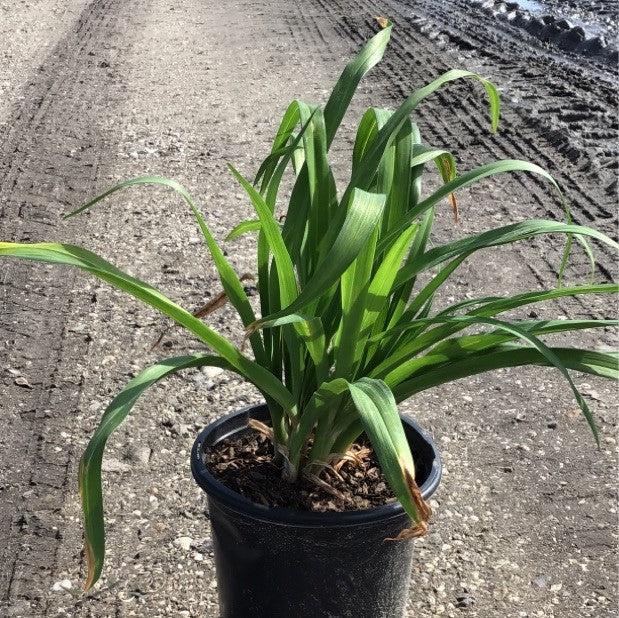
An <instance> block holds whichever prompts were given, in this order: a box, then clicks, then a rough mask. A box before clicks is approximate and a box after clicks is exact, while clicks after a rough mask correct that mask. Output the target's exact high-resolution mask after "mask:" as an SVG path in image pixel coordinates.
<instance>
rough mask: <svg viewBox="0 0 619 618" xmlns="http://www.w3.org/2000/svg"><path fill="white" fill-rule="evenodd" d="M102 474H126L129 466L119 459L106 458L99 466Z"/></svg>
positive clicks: (129, 468)
mask: <svg viewBox="0 0 619 618" xmlns="http://www.w3.org/2000/svg"><path fill="white" fill-rule="evenodd" d="M101 470H103V472H128V471H129V470H131V466H130V465H129V464H128V463H126V462H124V461H120V459H115V458H109V457H106V458H105V459H104V460H103V463H102V464H101Z"/></svg>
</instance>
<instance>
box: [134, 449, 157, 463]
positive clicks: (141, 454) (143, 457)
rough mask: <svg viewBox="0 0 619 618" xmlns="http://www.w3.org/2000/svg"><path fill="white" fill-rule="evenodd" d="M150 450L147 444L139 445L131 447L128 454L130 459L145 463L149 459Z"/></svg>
mask: <svg viewBox="0 0 619 618" xmlns="http://www.w3.org/2000/svg"><path fill="white" fill-rule="evenodd" d="M152 452H153V451H152V449H151V448H150V447H148V446H139V447H135V448H132V449H131V450H130V451H129V453H128V455H129V459H131V461H134V462H136V463H140V464H144V465H146V464H148V462H149V461H150V457H151V455H152Z"/></svg>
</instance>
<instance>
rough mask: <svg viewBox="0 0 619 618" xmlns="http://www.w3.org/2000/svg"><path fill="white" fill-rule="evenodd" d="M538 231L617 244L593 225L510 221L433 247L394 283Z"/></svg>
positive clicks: (528, 236) (543, 221)
mask: <svg viewBox="0 0 619 618" xmlns="http://www.w3.org/2000/svg"><path fill="white" fill-rule="evenodd" d="M404 229H406V228H404ZM542 234H578V235H582V236H590V237H591V238H595V239H596V240H600V241H601V242H603V243H605V244H607V245H609V246H611V247H613V248H614V249H619V245H617V243H616V242H615V241H614V240H612V239H611V238H609V237H608V236H606V235H605V234H602V232H598V231H597V230H595V229H593V228H589V227H584V226H582V225H570V224H567V223H561V222H558V221H549V220H545V219H531V220H529V221H522V222H520V223H513V224H511V225H506V226H504V227H499V228H495V229H492V230H488V231H486V232H482V233H481V234H474V235H472V236H468V237H466V238H462V239H460V240H456V241H454V242H451V243H447V244H445V245H440V246H438V247H434V248H433V249H430V250H429V251H427V252H426V253H424V255H423V256H421V257H420V258H419V259H418V260H417V261H416V262H414V263H410V264H407V265H406V266H404V267H403V268H402V269H401V270H400V272H399V273H398V278H397V281H396V284H398V285H401V284H403V283H405V282H406V281H408V280H409V279H410V278H412V277H414V276H416V275H418V274H419V273H421V272H423V271H425V270H428V269H429V268H432V267H434V266H437V265H438V264H441V263H442V262H444V261H446V260H449V259H451V258H453V257H456V256H462V255H465V256H467V257H468V255H470V254H471V253H473V252H474V251H478V250H479V249H486V248H489V247H497V246H499V245H505V244H511V243H513V242H517V241H520V240H524V239H526V238H532V237H533V236H540V235H542Z"/></svg>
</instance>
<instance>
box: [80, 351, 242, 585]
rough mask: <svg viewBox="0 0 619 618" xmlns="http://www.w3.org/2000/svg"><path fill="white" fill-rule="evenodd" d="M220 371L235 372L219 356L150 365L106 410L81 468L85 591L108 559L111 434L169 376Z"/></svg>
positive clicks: (89, 444) (87, 449)
mask: <svg viewBox="0 0 619 618" xmlns="http://www.w3.org/2000/svg"><path fill="white" fill-rule="evenodd" d="M207 365H208V366H212V367H221V368H222V369H228V370H234V368H233V367H232V365H230V363H228V362H227V361H226V360H224V359H223V358H221V357H219V356H212V355H209V354H194V355H192V356H179V357H175V358H168V359H166V360H164V361H160V362H158V363H156V364H154V365H151V366H150V367H148V368H147V369H145V370H144V371H142V372H141V373H140V374H139V375H137V376H136V377H135V378H133V379H132V380H131V381H130V382H129V383H128V384H127V386H125V388H124V389H123V390H122V391H121V392H120V393H119V394H118V395H116V397H114V399H113V401H112V402H111V403H110V405H109V406H108V407H107V409H106V410H105V413H104V414H103V417H102V418H101V422H100V423H99V426H98V427H97V429H96V430H95V432H94V434H93V436H92V438H90V442H88V446H87V447H86V450H85V451H84V454H83V455H82V458H81V460H80V468H79V487H80V494H81V497H82V509H83V512H84V537H85V548H86V557H87V559H88V575H87V578H86V583H85V588H86V590H88V589H89V588H91V587H92V586H93V584H94V583H95V582H96V581H97V580H98V579H99V576H100V575H101V569H102V568H103V561H104V559H105V527H104V518H103V515H104V514H103V492H102V489H101V462H102V460H103V450H104V448H105V444H106V442H107V440H108V438H109V437H110V435H111V433H112V432H113V431H114V430H115V429H116V428H117V427H118V425H120V423H122V422H123V420H125V418H126V417H127V415H128V414H129V412H131V409H132V408H133V406H134V405H135V403H136V401H137V400H138V398H139V397H140V395H142V393H143V392H144V391H146V389H148V388H150V387H151V386H152V385H153V384H155V383H156V382H158V381H159V380H161V379H163V378H165V377H166V376H168V375H170V374H173V373H176V372H177V371H181V370H183V369H190V368H192V367H204V366H207Z"/></svg>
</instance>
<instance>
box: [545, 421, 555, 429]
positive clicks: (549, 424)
mask: <svg viewBox="0 0 619 618" xmlns="http://www.w3.org/2000/svg"><path fill="white" fill-rule="evenodd" d="M546 427H548V429H556V428H557V421H555V420H551V421H548V422H547V423H546Z"/></svg>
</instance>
